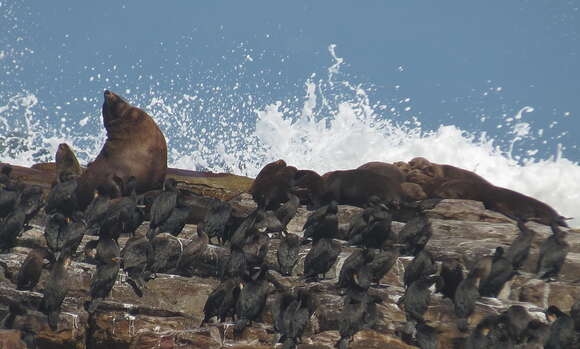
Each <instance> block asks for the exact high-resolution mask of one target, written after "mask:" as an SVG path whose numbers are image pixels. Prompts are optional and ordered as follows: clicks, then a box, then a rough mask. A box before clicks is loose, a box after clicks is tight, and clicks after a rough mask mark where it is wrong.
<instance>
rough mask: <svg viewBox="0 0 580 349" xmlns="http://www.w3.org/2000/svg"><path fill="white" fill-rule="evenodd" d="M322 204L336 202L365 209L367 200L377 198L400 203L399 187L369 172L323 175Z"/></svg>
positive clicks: (347, 171) (351, 171) (343, 172)
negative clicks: (374, 196)
mask: <svg viewBox="0 0 580 349" xmlns="http://www.w3.org/2000/svg"><path fill="white" fill-rule="evenodd" d="M322 178H323V179H324V186H325V191H324V195H323V203H328V202H330V201H332V200H336V202H338V203H339V204H342V205H354V206H359V207H365V206H366V205H367V203H368V201H369V198H370V197H371V196H373V195H376V196H378V197H379V198H380V199H381V200H383V201H385V202H400V201H401V186H400V184H399V183H396V182H394V181H392V180H390V179H389V178H387V177H385V176H382V175H379V174H376V173H374V172H372V171H369V170H346V171H333V172H328V173H325V174H324V175H323V176H322Z"/></svg>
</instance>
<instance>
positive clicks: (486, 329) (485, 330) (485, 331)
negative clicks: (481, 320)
mask: <svg viewBox="0 0 580 349" xmlns="http://www.w3.org/2000/svg"><path fill="white" fill-rule="evenodd" d="M481 333H482V334H483V335H484V336H487V334H488V333H489V328H487V327H486V328H484V329H483V330H482V331H481Z"/></svg>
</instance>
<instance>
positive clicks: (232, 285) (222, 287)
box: [200, 278, 241, 326]
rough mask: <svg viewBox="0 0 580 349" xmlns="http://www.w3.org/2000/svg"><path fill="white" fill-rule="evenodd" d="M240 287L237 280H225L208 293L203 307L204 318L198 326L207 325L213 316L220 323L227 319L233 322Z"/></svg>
mask: <svg viewBox="0 0 580 349" xmlns="http://www.w3.org/2000/svg"><path fill="white" fill-rule="evenodd" d="M240 285H241V283H240V279H239V278H231V279H227V280H225V281H223V282H222V283H221V284H219V285H218V287H216V289H215V290H213V291H212V292H211V293H210V295H209V296H208V297H207V300H206V302H205V305H204V306H203V313H204V318H203V321H202V322H201V325H200V326H203V324H206V323H208V322H209V321H210V320H211V318H213V317H214V316H217V317H218V318H219V321H220V322H224V321H226V319H227V318H228V317H231V318H232V320H233V318H234V314H235V310H236V303H237V301H238V297H239V296H240Z"/></svg>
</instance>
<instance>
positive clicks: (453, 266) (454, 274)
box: [435, 261, 463, 301]
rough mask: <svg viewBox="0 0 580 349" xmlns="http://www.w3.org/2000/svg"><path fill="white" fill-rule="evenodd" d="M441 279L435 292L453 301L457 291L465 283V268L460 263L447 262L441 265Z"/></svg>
mask: <svg viewBox="0 0 580 349" xmlns="http://www.w3.org/2000/svg"><path fill="white" fill-rule="evenodd" d="M439 274H440V278H439V279H438V280H437V283H436V285H437V288H436V290H435V292H439V293H441V294H442V295H443V297H447V298H449V299H451V300H452V301H453V299H454V298H455V290H457V286H459V284H460V283H461V281H463V266H462V265H461V263H459V261H445V262H443V263H442V264H441V272H440V273H439Z"/></svg>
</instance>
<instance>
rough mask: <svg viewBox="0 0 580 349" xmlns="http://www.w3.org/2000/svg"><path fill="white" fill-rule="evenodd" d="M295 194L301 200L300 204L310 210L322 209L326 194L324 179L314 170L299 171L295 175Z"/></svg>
mask: <svg viewBox="0 0 580 349" xmlns="http://www.w3.org/2000/svg"><path fill="white" fill-rule="evenodd" d="M293 189H294V192H295V194H296V195H297V196H298V197H299V198H300V203H301V204H303V205H308V206H309V207H310V208H318V207H320V200H321V198H322V194H324V181H323V180H322V177H321V176H320V175H319V174H318V173H316V172H315V171H312V170H298V171H296V174H295V175H294V188H293Z"/></svg>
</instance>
